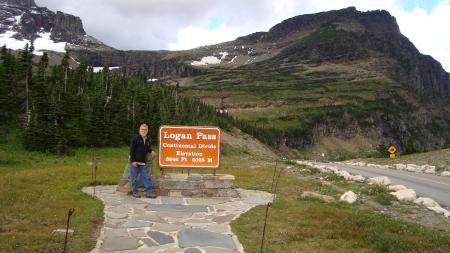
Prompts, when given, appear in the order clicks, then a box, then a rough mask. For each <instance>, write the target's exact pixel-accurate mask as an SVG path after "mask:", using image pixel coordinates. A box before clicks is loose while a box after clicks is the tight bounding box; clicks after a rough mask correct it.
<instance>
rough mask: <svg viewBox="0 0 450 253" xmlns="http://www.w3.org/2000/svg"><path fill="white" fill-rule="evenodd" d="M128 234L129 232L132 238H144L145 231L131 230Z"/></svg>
mask: <svg viewBox="0 0 450 253" xmlns="http://www.w3.org/2000/svg"><path fill="white" fill-rule="evenodd" d="M129 232H130V235H131V236H132V237H134V238H141V237H146V235H145V230H143V229H133V230H130V231H129Z"/></svg>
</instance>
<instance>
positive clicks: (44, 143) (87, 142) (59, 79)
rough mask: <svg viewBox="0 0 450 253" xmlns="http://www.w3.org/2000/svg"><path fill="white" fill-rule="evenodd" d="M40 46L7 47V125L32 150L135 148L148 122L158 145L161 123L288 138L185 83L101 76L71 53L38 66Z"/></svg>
mask: <svg viewBox="0 0 450 253" xmlns="http://www.w3.org/2000/svg"><path fill="white" fill-rule="evenodd" d="M33 50H34V49H33V46H28V45H27V46H26V47H25V48H24V49H23V50H22V51H20V52H19V53H16V52H12V51H11V50H8V49H6V47H5V46H3V47H2V48H1V56H0V57H1V58H0V61H1V64H0V120H1V121H14V120H17V121H19V122H20V123H21V125H22V126H23V138H22V139H23V144H24V146H25V148H26V149H28V150H36V151H42V152H52V153H57V154H62V153H65V152H67V151H68V150H69V149H70V148H73V147H102V146H118V145H124V144H128V142H129V139H130V138H131V136H133V135H134V134H136V131H137V129H138V127H139V125H140V124H141V123H147V124H149V133H150V135H151V137H152V139H153V140H156V136H157V131H158V127H159V126H160V125H214V126H219V127H221V128H222V129H225V130H226V129H230V128H232V127H238V128H240V129H241V130H243V131H244V132H246V133H249V134H251V135H253V136H254V137H257V138H258V139H260V140H262V141H263V142H265V143H266V144H269V145H272V146H277V145H278V144H279V140H280V139H281V134H282V133H280V132H279V131H277V130H275V129H266V128H261V127H257V126H255V125H252V124H250V123H248V122H246V121H243V120H239V119H235V118H233V117H232V116H230V115H228V114H226V113H220V112H218V111H217V110H216V108H214V107H212V106H210V105H207V104H205V103H203V102H201V101H198V100H194V99H191V98H188V97H182V96H180V95H179V94H178V87H177V86H164V85H161V84H158V83H154V82H151V83H149V82H147V80H146V78H145V77H143V76H142V77H140V78H135V77H134V78H133V77H128V76H127V75H126V73H125V72H124V71H110V70H109V68H108V67H104V68H103V70H102V71H101V72H98V73H95V72H94V70H93V68H92V67H90V66H88V65H87V64H85V63H80V64H79V65H78V66H77V67H76V68H71V67H70V64H69V59H70V58H69V55H68V54H65V55H64V57H63V59H62V60H61V62H60V64H58V65H54V66H49V58H48V55H47V54H46V53H44V54H43V56H41V57H40V59H39V61H38V62H37V63H34V62H33V58H34V55H33V53H32V52H33Z"/></svg>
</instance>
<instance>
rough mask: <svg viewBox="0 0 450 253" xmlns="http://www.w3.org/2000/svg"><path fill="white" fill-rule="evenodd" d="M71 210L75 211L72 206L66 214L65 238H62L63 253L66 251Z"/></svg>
mask: <svg viewBox="0 0 450 253" xmlns="http://www.w3.org/2000/svg"><path fill="white" fill-rule="evenodd" d="M73 212H75V209H74V208H70V209H69V212H68V214H67V226H66V238H65V239H64V251H63V252H64V253H66V252H67V251H66V250H67V235H68V234H69V223H70V217H71V216H72V214H73Z"/></svg>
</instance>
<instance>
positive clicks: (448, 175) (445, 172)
mask: <svg viewBox="0 0 450 253" xmlns="http://www.w3.org/2000/svg"><path fill="white" fill-rule="evenodd" d="M441 176H444V177H450V171H443V172H442V173H441Z"/></svg>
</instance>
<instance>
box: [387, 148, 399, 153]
mask: <svg viewBox="0 0 450 253" xmlns="http://www.w3.org/2000/svg"><path fill="white" fill-rule="evenodd" d="M388 151H389V153H391V154H394V153H395V151H397V149H396V148H395V147H394V146H390V147H389V148H388Z"/></svg>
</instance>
